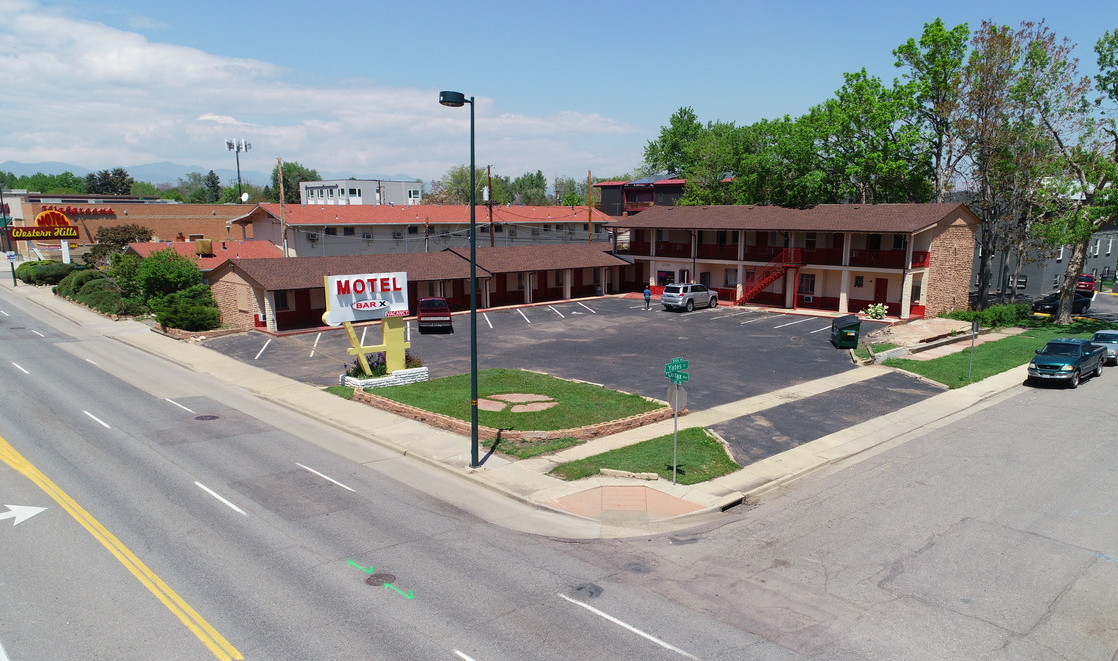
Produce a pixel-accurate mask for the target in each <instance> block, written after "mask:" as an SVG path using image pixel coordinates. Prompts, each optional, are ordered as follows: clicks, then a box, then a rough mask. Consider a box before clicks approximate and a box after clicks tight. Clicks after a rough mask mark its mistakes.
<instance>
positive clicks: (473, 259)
mask: <svg viewBox="0 0 1118 661" xmlns="http://www.w3.org/2000/svg"><path fill="white" fill-rule="evenodd" d="M439 103H441V104H442V105H444V106H449V107H451V108H461V107H462V106H464V105H466V104H467V103H468V104H470V468H477V467H478V465H479V461H478V448H477V212H476V209H477V199H476V198H477V193H476V191H475V190H474V189H475V184H474V97H472V96H471V97H470V98H468V99H467V98H466V95H465V94H462V93H461V92H439Z"/></svg>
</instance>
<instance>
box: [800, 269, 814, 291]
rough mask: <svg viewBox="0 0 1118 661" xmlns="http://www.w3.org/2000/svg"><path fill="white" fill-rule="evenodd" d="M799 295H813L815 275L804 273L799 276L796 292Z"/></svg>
mask: <svg viewBox="0 0 1118 661" xmlns="http://www.w3.org/2000/svg"><path fill="white" fill-rule="evenodd" d="M797 291H799V293H801V294H814V293H815V274H814V273H804V274H803V275H801V276H800V288H799V289H798V290H797Z"/></svg>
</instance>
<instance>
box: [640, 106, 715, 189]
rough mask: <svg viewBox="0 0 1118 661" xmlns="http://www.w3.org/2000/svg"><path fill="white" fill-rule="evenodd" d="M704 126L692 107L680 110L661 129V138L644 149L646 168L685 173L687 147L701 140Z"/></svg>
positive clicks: (656, 170) (651, 170)
mask: <svg viewBox="0 0 1118 661" xmlns="http://www.w3.org/2000/svg"><path fill="white" fill-rule="evenodd" d="M702 132H703V125H702V124H700V123H699V118H698V117H697V116H696V115H695V111H694V110H693V109H691V107H690V106H688V107H685V108H680V109H679V110H677V111H675V113H674V114H673V115H672V116H671V118H670V119H669V120H668V126H665V127H662V128H661V129H660V137H658V138H657V139H655V140H651V141H649V142H648V144H647V145H645V148H644V162H645V167H646V168H647V169H648V170H649V171H650V172H669V173H680V172H683V170H684V168H685V167H686V165H687V145H689V144H690V143H691V142H693V141H695V140H696V139H698V138H699V136H700V135H701V134H702Z"/></svg>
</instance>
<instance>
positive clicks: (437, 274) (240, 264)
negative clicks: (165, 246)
mask: <svg viewBox="0 0 1118 661" xmlns="http://www.w3.org/2000/svg"><path fill="white" fill-rule="evenodd" d="M228 269H236V270H237V271H238V272H239V273H241V274H242V275H244V276H245V277H247V278H248V279H250V280H253V281H255V282H256V283H257V284H258V285H260V286H261V287H263V288H264V289H266V290H269V291H271V290H279V289H313V288H316V287H321V286H322V278H323V276H327V275H349V274H356V273H395V272H397V271H405V272H407V274H408V280H409V281H416V282H418V281H426V280H458V279H462V278H468V277H470V261H469V259H462V257H461V256H459V255H457V254H455V253H452V252H445V251H443V252H410V253H388V254H383V255H344V256H338V257H288V258H286V259H285V258H283V257H278V258H275V259H241V260H227V261H226V263H224V264H222V265H221V266H220V267H218V268H216V269H214V272H213V273H212V274H211V279H212V278H216V277H220V275H222V274H224V273H225V271H226V270H228Z"/></svg>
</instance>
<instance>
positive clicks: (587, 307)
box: [579, 302, 598, 314]
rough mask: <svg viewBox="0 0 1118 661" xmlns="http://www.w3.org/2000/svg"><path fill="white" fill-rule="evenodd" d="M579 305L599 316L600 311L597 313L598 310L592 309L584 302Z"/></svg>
mask: <svg viewBox="0 0 1118 661" xmlns="http://www.w3.org/2000/svg"><path fill="white" fill-rule="evenodd" d="M579 305H581V306H582V307H584V308H586V309H587V310H590V311H591V312H593V313H594V314H598V311H597V310H595V309H594V308H592V307H590V306H589V305H587V304H585V303H582V302H580V303H579Z"/></svg>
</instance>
